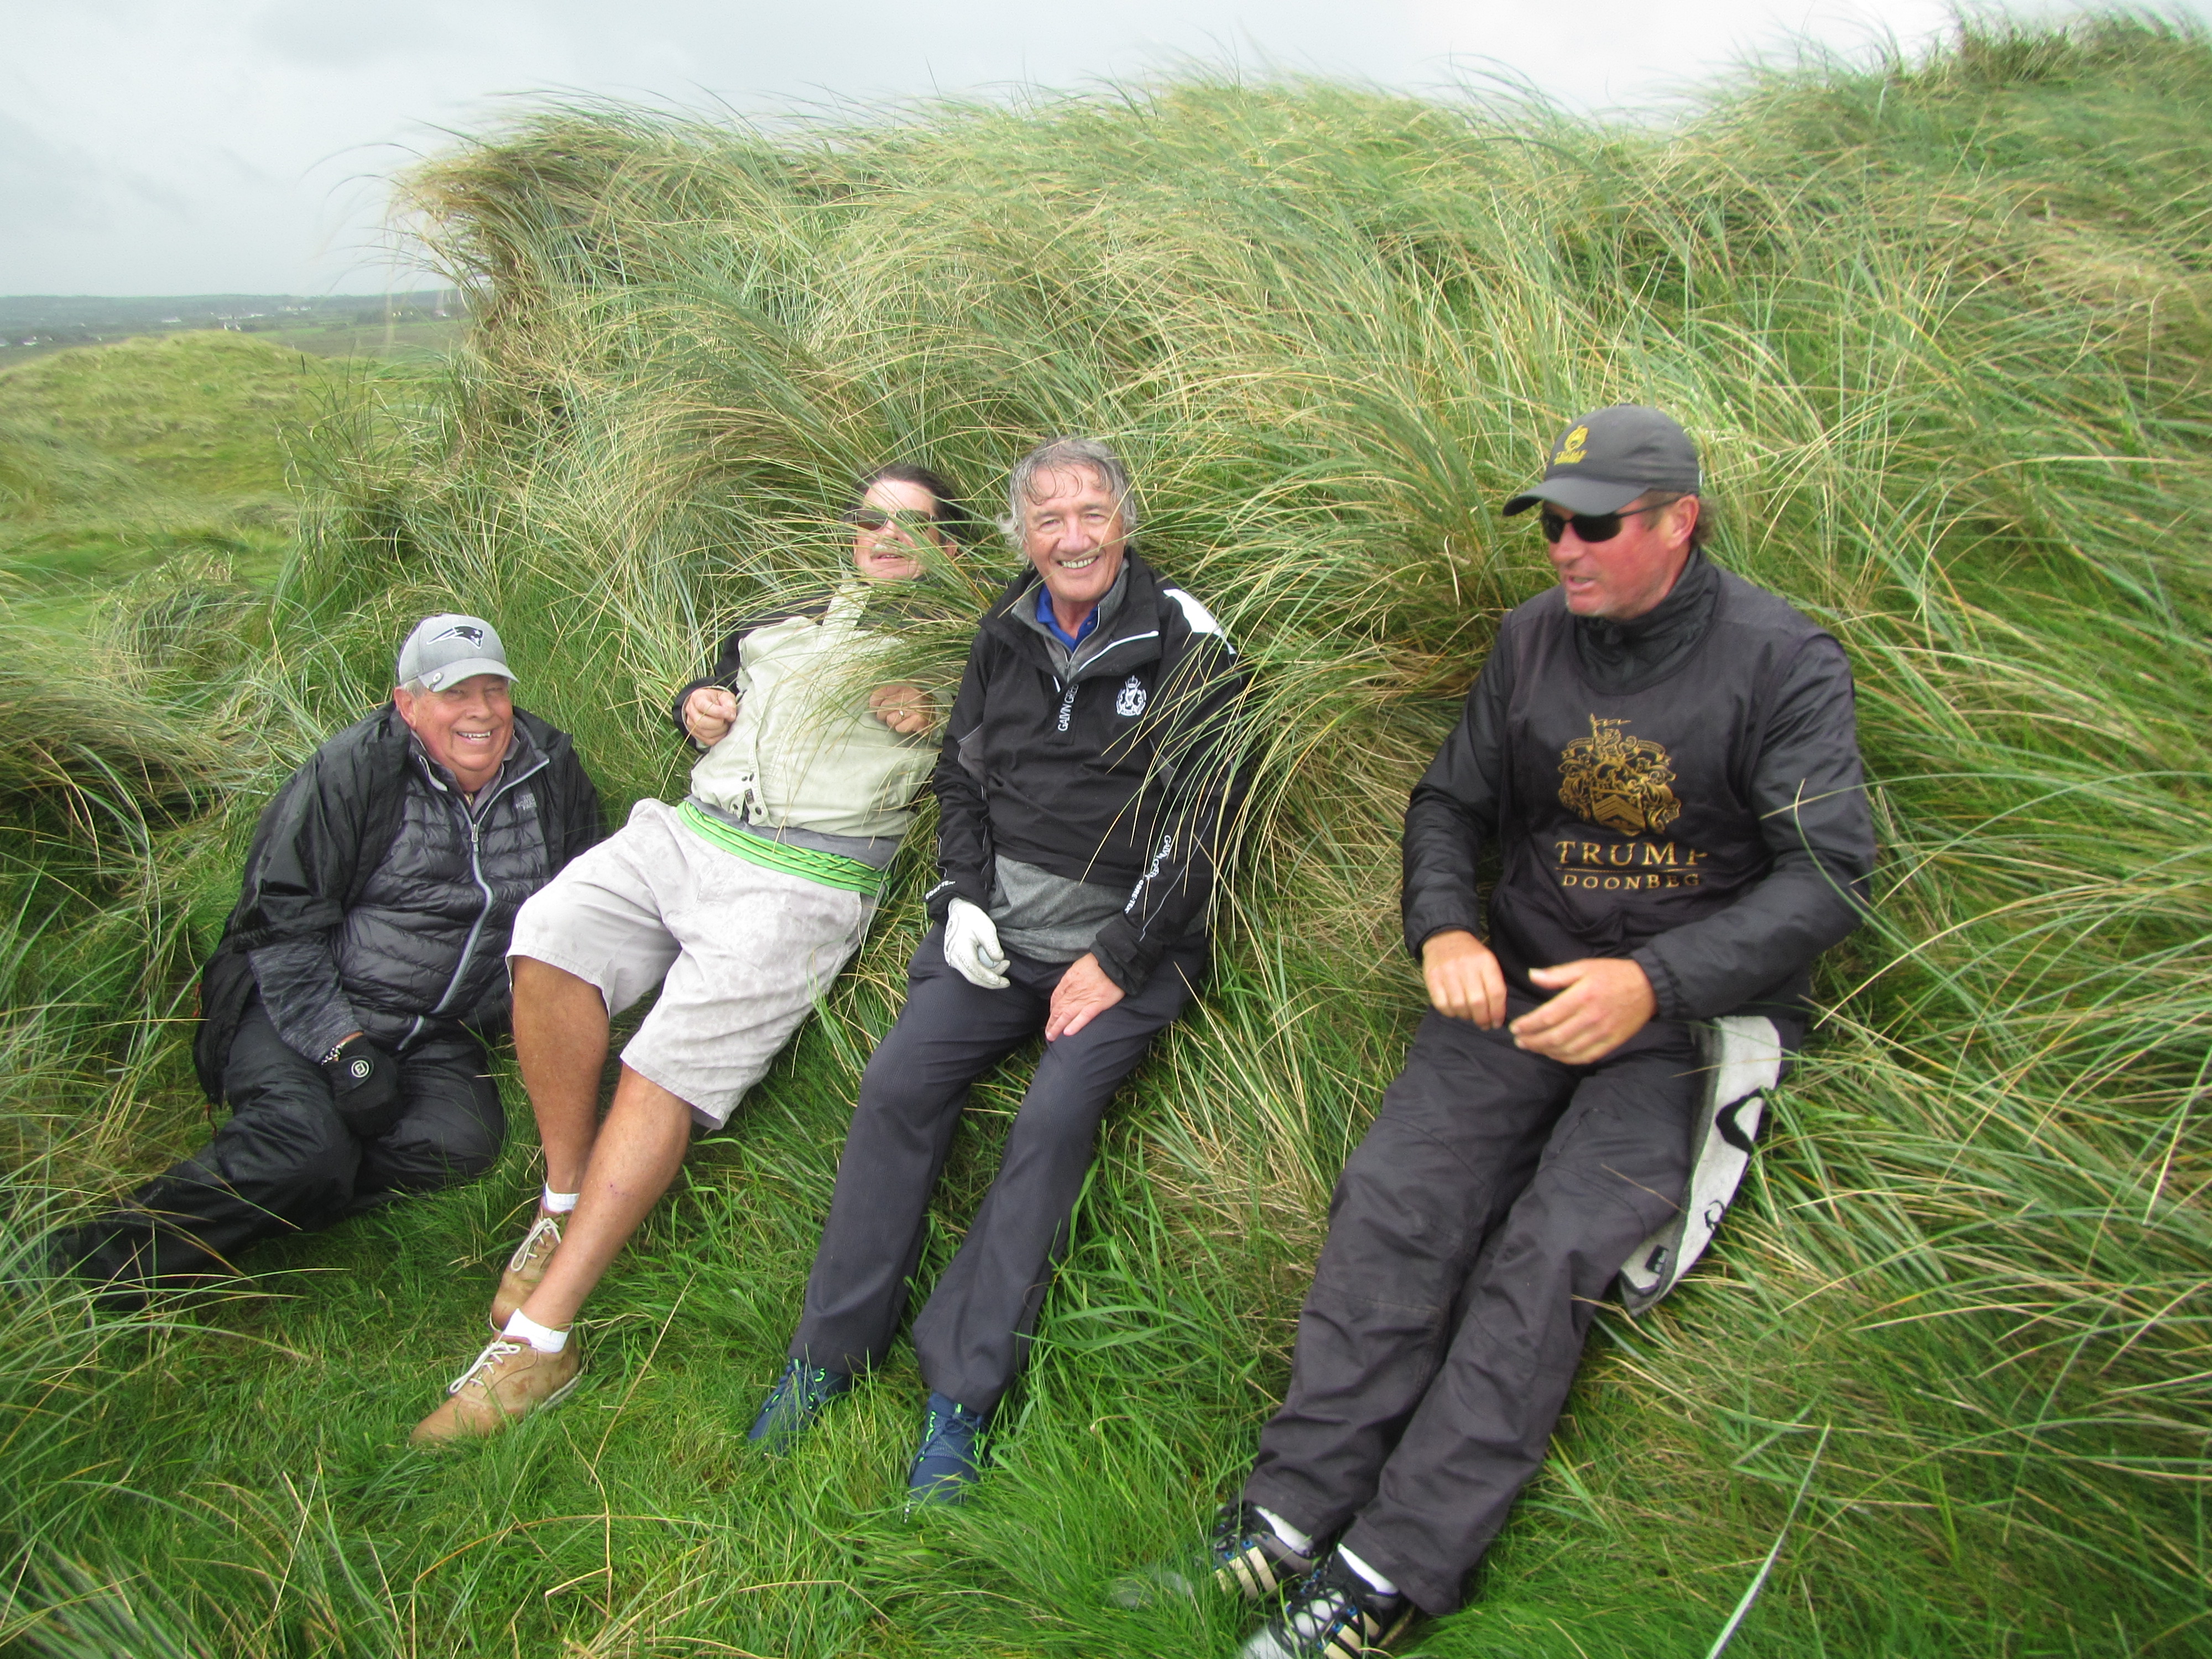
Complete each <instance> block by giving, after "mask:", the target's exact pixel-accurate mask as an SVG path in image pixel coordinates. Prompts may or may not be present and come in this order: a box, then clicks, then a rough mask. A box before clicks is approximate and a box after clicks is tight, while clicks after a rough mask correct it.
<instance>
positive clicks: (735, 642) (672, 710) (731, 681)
mask: <svg viewBox="0 0 2212 1659" xmlns="http://www.w3.org/2000/svg"><path fill="white" fill-rule="evenodd" d="M753 626H754V625H753V624H751V623H747V624H745V625H744V626H742V627H739V628H738V629H733V630H732V632H731V633H730V634H729V635H727V636H726V638H725V639H724V640H723V641H722V648H721V649H720V651H718V652H716V653H714V666H713V667H712V668H710V669H708V671H706V673H705V674H703V675H702V676H701V677H700V678H697V679H696V680H693V681H692V682H691V683H690V684H689V685H687V686H685V687H684V689H683V690H680V691H678V693H677V694H676V697H675V700H674V701H673V702H671V703H670V704H669V705H668V718H669V719H670V720H672V721H674V722H675V725H676V735H677V736H678V737H679V738H683V739H684V742H686V743H689V744H691V746H692V747H693V748H695V749H696V748H697V747H698V746H699V745H698V744H697V742H696V740H695V739H694V738H692V736H691V733H690V729H689V728H688V727H686V726H684V704H685V703H686V702H690V699H691V694H692V693H693V692H694V691H699V690H704V689H705V688H706V687H708V686H710V685H719V686H720V687H721V688H722V690H725V691H734V690H737V689H738V669H739V668H741V667H742V666H744V664H743V662H742V661H741V660H740V648H741V647H743V646H744V639H745V635H747V634H748V633H750V632H751V630H752V628H753Z"/></svg>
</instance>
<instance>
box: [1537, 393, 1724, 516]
mask: <svg viewBox="0 0 2212 1659" xmlns="http://www.w3.org/2000/svg"><path fill="white" fill-rule="evenodd" d="M1647 489H1673V490H1679V491H1680V492H1681V493H1682V494H1683V495H1696V494H1697V493H1698V450H1697V446H1696V445H1694V444H1692V442H1691V441H1690V435H1689V434H1688V433H1686V432H1685V431H1683V430H1682V428H1680V426H1679V425H1678V424H1676V422H1675V421H1674V416H1671V415H1663V414H1662V413H1661V412H1660V411H1659V410H1656V409H1649V408H1646V407H1645V406H1644V404H1614V405H1613V407H1612V408H1610V409H1601V410H1595V411H1594V412H1592V413H1590V414H1588V415H1585V416H1583V417H1582V418H1581V419H1580V420H1578V421H1577V422H1574V423H1573V424H1572V425H1571V426H1569V427H1568V428H1567V429H1566V430H1565V432H1562V433H1561V434H1560V435H1559V439H1558V441H1556V442H1554V443H1553V445H1552V458H1551V460H1550V461H1549V462H1548V463H1547V465H1546V466H1545V468H1544V481H1543V482H1542V483H1540V484H1538V485H1536V486H1535V487H1534V489H1524V490H1522V492H1521V493H1520V494H1519V495H1516V496H1515V497H1514V498H1513V499H1512V500H1511V501H1508V502H1506V503H1505V516H1506V517H1507V518H1509V519H1510V518H1511V517H1512V516H1513V515H1514V514H1515V513H1525V512H1527V511H1528V509H1529V508H1530V507H1534V506H1535V505H1536V503H1537V502H1539V501H1550V502H1551V503H1553V505H1554V506H1556V507H1565V508H1566V510H1567V511H1568V512H1570V513H1618V512H1620V509H1621V508H1622V507H1626V506H1627V505H1628V504H1629V502H1631V501H1634V500H1635V499H1636V498H1637V497H1638V495H1642V494H1643V493H1644V491H1645V490H1647Z"/></svg>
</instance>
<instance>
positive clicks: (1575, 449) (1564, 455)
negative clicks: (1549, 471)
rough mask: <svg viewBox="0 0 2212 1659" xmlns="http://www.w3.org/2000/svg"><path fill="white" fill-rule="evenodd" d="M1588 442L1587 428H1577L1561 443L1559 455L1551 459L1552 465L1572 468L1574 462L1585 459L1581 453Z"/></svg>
mask: <svg viewBox="0 0 2212 1659" xmlns="http://www.w3.org/2000/svg"><path fill="white" fill-rule="evenodd" d="M1588 442H1589V428H1588V427H1586V426H1578V427H1577V428H1575V429H1574V430H1573V431H1572V432H1570V433H1569V434H1567V435H1566V437H1565V440H1564V441H1561V443H1560V445H1559V453H1558V454H1556V455H1554V456H1553V457H1552V465H1553V466H1572V465H1574V464H1575V463H1576V462H1577V461H1580V460H1583V459H1587V457H1586V456H1585V455H1584V454H1583V445H1584V444H1586V443H1588Z"/></svg>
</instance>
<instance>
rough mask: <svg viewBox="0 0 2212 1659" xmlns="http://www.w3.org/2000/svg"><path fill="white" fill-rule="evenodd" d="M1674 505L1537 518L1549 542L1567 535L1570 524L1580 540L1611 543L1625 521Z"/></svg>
mask: <svg viewBox="0 0 2212 1659" xmlns="http://www.w3.org/2000/svg"><path fill="white" fill-rule="evenodd" d="M1680 499H1681V498H1680V496H1679V495H1678V496H1676V497H1675V501H1680ZM1672 506H1674V501H1653V502H1652V503H1651V504H1650V506H1648V507H1629V508H1628V509H1626V511H1625V512H1620V513H1553V512H1549V511H1546V512H1541V513H1537V515H1536V517H1537V519H1538V520H1539V521H1540V522H1541V524H1542V525H1543V526H1544V539H1545V540H1546V541H1547V542H1556V541H1558V540H1559V538H1560V537H1562V536H1564V535H1565V534H1566V533H1567V526H1568V525H1570V524H1571V525H1573V526H1574V527H1575V535H1576V536H1577V538H1579V539H1580V540H1583V541H1585V542H1609V541H1611V540H1612V539H1613V538H1614V537H1615V536H1618V535H1619V534H1620V521H1621V520H1623V519H1632V518H1634V517H1636V516H1637V514H1638V513H1656V512H1657V511H1658V510H1659V509H1660V508H1661V507H1672Z"/></svg>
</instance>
